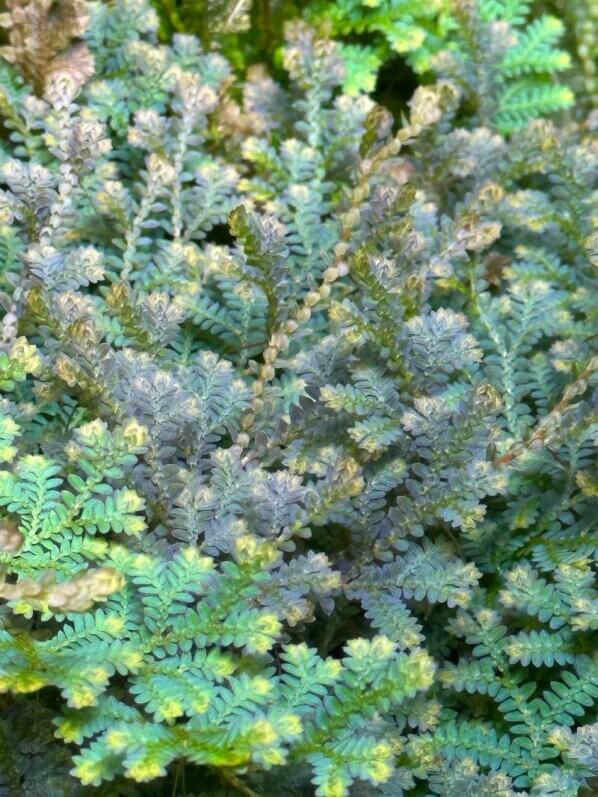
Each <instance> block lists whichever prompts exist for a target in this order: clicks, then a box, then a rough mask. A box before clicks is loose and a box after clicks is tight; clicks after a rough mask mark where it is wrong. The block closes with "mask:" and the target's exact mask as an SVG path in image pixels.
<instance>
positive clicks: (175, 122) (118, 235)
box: [0, 0, 598, 797]
mask: <svg viewBox="0 0 598 797" xmlns="http://www.w3.org/2000/svg"><path fill="white" fill-rule="evenodd" d="M89 16H90V22H89V27H88V29H87V30H86V32H85V33H84V42H79V43H78V44H77V42H74V43H73V44H72V45H68V46H69V47H70V46H73V47H77V46H81V47H85V49H86V52H89V54H90V58H91V57H92V58H93V63H94V68H95V73H94V75H93V76H90V74H89V72H90V69H89V65H90V63H91V61H90V59H85V62H84V63H83V64H81V62H78V61H77V60H76V59H74V60H73V59H70V60H69V59H66V60H65V61H64V63H63V65H62V66H61V65H60V64H58V66H56V64H55V65H54V66H53V67H52V68H51V69H50V70H49V74H48V76H47V77H46V79H44V80H43V81H42V83H41V84H38V86H37V87H33V88H34V89H35V91H34V90H33V89H32V88H30V87H29V86H28V84H27V83H26V82H24V81H23V79H22V77H21V76H20V75H19V73H18V72H17V71H16V68H15V67H13V66H11V65H10V64H8V63H4V64H2V76H3V77H2V90H1V95H0V105H1V107H2V112H3V118H4V126H5V129H6V131H7V135H6V137H5V140H4V143H3V148H2V161H1V163H0V180H1V183H2V193H1V194H0V216H1V222H2V226H1V227H0V251H1V253H2V272H1V282H2V294H1V296H0V300H1V302H2V306H3V308H4V316H3V319H2V326H1V347H2V351H1V353H0V368H1V374H2V376H1V379H0V387H1V389H2V391H3V399H2V402H1V404H0V411H1V417H0V459H1V460H2V463H3V467H2V471H1V472H0V507H1V517H0V576H1V581H0V598H1V599H2V605H1V608H0V623H1V625H0V691H1V692H2V693H3V695H2V697H1V698H0V700H1V704H2V708H3V716H2V719H1V720H0V793H3V794H4V793H5V794H8V795H11V797H12V795H19V796H20V795H23V796H26V797H37V795H39V796H40V797H41V795H44V797H48V795H50V796H51V795H56V797H58V796H59V795H61V796H64V795H67V796H70V795H111V796H112V797H115V796H116V795H134V796H137V795H180V797H182V796H183V795H186V797H191V795H196V796H197V797H199V795H211V796H212V797H215V796H216V795H218V796H219V797H224V796H225V795H235V794H245V795H254V796H255V795H261V796H262V797H266V796H267V797H299V796H301V797H303V796H304V795H317V797H343V796H344V795H357V796H358V797H369V796H373V795H377V794H379V795H387V796H390V795H394V797H398V796H400V795H447V796H449V797H450V795H463V794H469V795H472V797H473V795H476V797H477V796H478V795H503V796H504V797H510V795H517V794H521V795H533V797H548V795H556V794H558V795H570V797H573V795H577V794H580V793H583V789H584V788H585V789H587V792H586V793H588V794H589V793H590V791H589V790H590V789H591V788H592V786H591V784H592V780H591V778H592V777H594V776H595V775H596V774H597V760H598V740H597V726H596V724H595V705H596V703H595V700H596V697H597V696H598V665H597V663H596V660H595V656H594V655H593V654H594V653H595V650H593V640H594V639H595V637H592V632H595V630H596V626H597V618H598V611H597V608H596V606H597V600H598V595H597V593H596V590H595V587H594V584H593V576H592V572H593V571H592V567H593V565H594V564H595V548H596V522H595V516H596V497H597V494H598V484H597V482H596V475H595V470H594V469H593V460H592V451H593V449H592V446H593V444H595V441H596V431H597V424H596V409H595V399H594V400H593V398H592V389H593V386H595V383H596V377H595V374H596V370H597V368H598V359H597V357H596V347H595V333H596V310H595V305H594V303H593V301H592V298H593V297H592V290H593V284H594V283H593V280H594V279H595V269H596V249H597V235H596V227H595V225H596V219H595V216H594V215H593V214H595V210H594V208H595V204H594V203H593V201H592V199H593V197H592V193H591V189H592V180H593V179H594V178H595V172H596V167H597V163H598V152H597V149H596V143H595V141H593V140H592V131H593V127H594V126H595V121H593V120H592V119H591V118H590V119H589V120H588V121H586V122H584V123H582V124H580V125H577V126H571V127H567V128H566V129H557V128H555V127H554V126H552V125H551V124H550V123H549V122H546V121H536V122H534V123H533V124H532V125H531V126H530V127H529V128H528V129H527V130H526V131H525V134H524V135H521V136H518V137H516V138H514V139H511V140H507V139H505V138H503V137H502V136H501V135H500V134H499V133H498V132H496V130H494V129H492V128H491V127H489V126H479V124H480V123H483V122H485V117H484V118H481V117H478V116H473V117H472V116H471V114H468V113H467V107H468V102H469V96H468V93H467V89H466V87H464V86H463V85H461V84H460V83H459V81H457V80H450V79H448V78H445V79H443V80H441V81H439V82H438V83H436V84H432V85H427V86H423V87H420V88H419V89H417V91H416V92H415V94H414V96H413V98H412V100H411V102H410V106H409V114H408V116H407V117H406V118H405V119H404V121H403V123H402V125H401V126H400V127H399V128H398V130H397V131H395V130H393V120H392V118H391V117H390V115H389V114H388V113H387V112H386V111H384V110H383V109H382V108H380V107H379V106H377V105H376V104H375V103H374V102H373V101H372V100H371V99H370V98H368V97H367V96H366V95H363V94H360V95H358V96H357V97H355V96H348V95H345V94H343V93H342V91H341V88H340V87H341V86H342V84H343V81H344V80H345V75H346V72H345V68H344V64H343V60H342V58H341V57H340V55H339V51H338V48H337V46H336V45H335V44H333V43H332V42H330V41H327V40H325V39H321V38H319V37H318V36H317V35H315V34H314V32H313V31H311V30H310V29H309V28H307V27H306V26H304V25H303V24H301V23H294V24H292V25H289V26H288V27H287V34H286V35H287V43H286V46H285V49H284V66H285V69H286V71H287V74H288V81H287V82H286V83H285V84H284V85H278V84H277V83H276V82H274V81H273V80H272V79H271V78H270V77H268V75H267V74H266V72H265V71H264V70H262V69H260V68H258V67H255V68H253V69H251V70H250V71H249V73H248V74H247V76H246V78H245V79H243V80H242V81H237V80H236V79H235V78H234V77H233V75H232V72H231V69H230V67H229V66H228V64H227V63H226V61H225V60H224V59H223V58H222V56H221V55H219V54H218V53H214V52H204V51H203V50H202V48H201V46H200V45H199V43H198V41H197V40H196V39H194V38H192V37H190V36H184V35H178V36H175V38H174V40H173V42H172V45H171V46H166V45H158V43H157V39H156V31H157V17H156V15H155V13H154V12H153V11H152V10H151V9H150V8H149V7H148V6H147V5H146V4H145V3H144V2H142V0H117V2H115V3H114V4H113V5H105V4H92V5H91V6H90V8H89ZM65 46H66V45H65ZM13 60H15V64H16V65H18V64H19V63H20V62H19V61H18V59H13ZM78 66H79V67H80V68H78ZM36 92H37V93H36ZM472 119H473V122H472ZM594 199H595V197H594Z"/></svg>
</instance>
